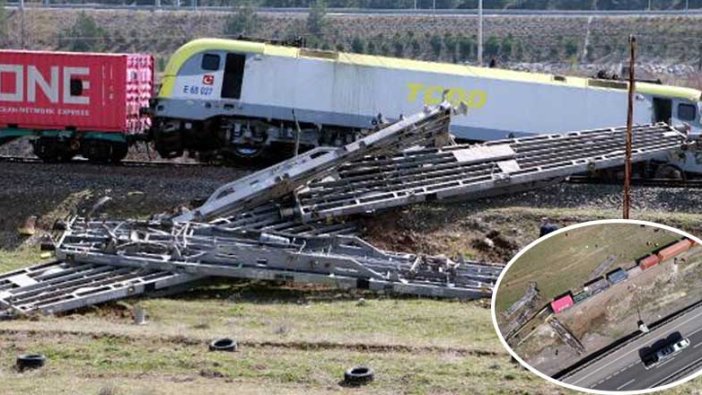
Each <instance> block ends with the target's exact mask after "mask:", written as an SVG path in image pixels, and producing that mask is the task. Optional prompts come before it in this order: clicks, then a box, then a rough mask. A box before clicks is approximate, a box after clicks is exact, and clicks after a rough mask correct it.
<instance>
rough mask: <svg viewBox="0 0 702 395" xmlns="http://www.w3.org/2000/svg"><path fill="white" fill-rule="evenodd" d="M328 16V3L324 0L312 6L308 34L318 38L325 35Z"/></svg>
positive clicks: (319, 0)
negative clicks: (326, 17) (325, 18)
mask: <svg viewBox="0 0 702 395" xmlns="http://www.w3.org/2000/svg"><path fill="white" fill-rule="evenodd" d="M326 14H327V3H326V1H324V0H316V1H315V2H314V4H312V5H311V6H310V12H309V14H308V15H307V32H308V33H309V34H311V35H313V36H316V37H318V38H322V36H323V35H324V24H325V20H324V17H325V16H326Z"/></svg>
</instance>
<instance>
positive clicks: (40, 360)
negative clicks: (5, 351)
mask: <svg viewBox="0 0 702 395" xmlns="http://www.w3.org/2000/svg"><path fill="white" fill-rule="evenodd" d="M45 363H46V357H45V356H43V355H42V354H24V355H20V356H18V357H17V370H19V371H23V370H27V369H38V368H40V367H42V366H44V364H45Z"/></svg>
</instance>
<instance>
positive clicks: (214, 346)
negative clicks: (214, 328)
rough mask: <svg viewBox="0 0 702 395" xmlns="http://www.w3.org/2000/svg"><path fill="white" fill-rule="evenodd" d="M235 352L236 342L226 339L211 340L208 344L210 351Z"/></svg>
mask: <svg viewBox="0 0 702 395" xmlns="http://www.w3.org/2000/svg"><path fill="white" fill-rule="evenodd" d="M236 350H237V344H236V342H235V341H234V340H232V339H230V338H228V337H225V338H222V339H217V340H213V341H212V343H210V351H228V352H234V351H236Z"/></svg>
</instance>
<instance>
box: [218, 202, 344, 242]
mask: <svg viewBox="0 0 702 395" xmlns="http://www.w3.org/2000/svg"><path fill="white" fill-rule="evenodd" d="M287 206H288V207H289V205H287ZM286 212H287V213H290V212H291V211H290V209H289V208H288V209H282V208H281V205H280V204H265V205H263V206H259V207H256V208H254V209H251V210H249V211H247V212H245V213H240V214H238V215H235V216H232V217H227V218H218V219H216V220H214V221H211V222H210V224H212V225H217V226H221V227H224V228H228V229H231V230H252V231H260V232H268V233H278V234H285V235H298V236H336V235H345V236H353V235H356V234H357V232H358V227H357V223H356V222H355V221H354V220H348V219H335V220H333V221H328V220H322V221H313V222H308V223H303V222H302V221H300V220H299V219H298V218H291V217H290V215H289V214H288V215H284V214H283V213H286Z"/></svg>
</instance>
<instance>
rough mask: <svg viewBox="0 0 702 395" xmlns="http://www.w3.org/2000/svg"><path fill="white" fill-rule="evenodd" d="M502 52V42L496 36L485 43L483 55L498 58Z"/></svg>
mask: <svg viewBox="0 0 702 395" xmlns="http://www.w3.org/2000/svg"><path fill="white" fill-rule="evenodd" d="M499 52H500V40H499V39H498V38H497V37H495V36H490V37H488V39H487V41H485V48H484V49H483V53H484V54H485V56H487V57H492V56H497V55H498V54H499Z"/></svg>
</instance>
